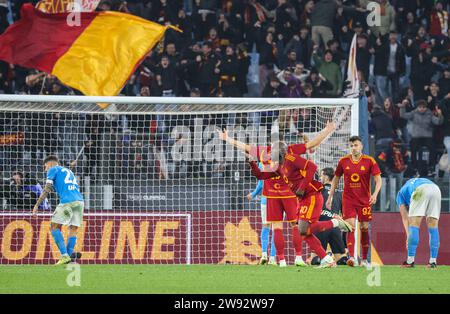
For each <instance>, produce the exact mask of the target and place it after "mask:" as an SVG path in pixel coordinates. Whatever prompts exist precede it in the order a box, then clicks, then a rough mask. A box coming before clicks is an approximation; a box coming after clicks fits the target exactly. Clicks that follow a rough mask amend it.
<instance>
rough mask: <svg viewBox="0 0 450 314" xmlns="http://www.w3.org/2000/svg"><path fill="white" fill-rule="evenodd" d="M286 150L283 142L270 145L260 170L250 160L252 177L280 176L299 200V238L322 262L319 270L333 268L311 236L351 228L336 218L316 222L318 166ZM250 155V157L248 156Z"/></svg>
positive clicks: (319, 208) (319, 186) (319, 202)
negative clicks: (267, 158)
mask: <svg viewBox="0 0 450 314" xmlns="http://www.w3.org/2000/svg"><path fill="white" fill-rule="evenodd" d="M288 151H289V148H288V146H287V145H286V144H285V143H283V142H275V143H274V144H272V149H271V155H272V160H274V162H272V163H271V164H270V165H269V166H267V167H266V168H265V169H263V170H264V172H263V171H261V170H260V169H259V167H258V165H257V163H256V161H254V160H253V161H250V166H251V169H252V174H253V175H254V176H255V177H257V178H258V179H260V180H268V179H270V178H273V177H282V178H283V179H284V181H285V182H286V183H287V184H288V186H289V188H290V189H291V190H292V192H294V193H295V195H296V196H297V198H298V199H299V207H298V208H299V215H298V219H299V220H298V229H299V233H300V235H301V236H302V238H303V239H304V240H305V241H306V243H308V245H309V246H310V248H311V249H312V250H313V251H314V253H316V254H317V255H318V256H319V258H320V259H321V265H320V267H321V268H323V267H333V266H335V265H336V264H335V262H334V260H333V258H332V257H331V256H329V255H327V254H326V252H325V250H324V249H323V248H322V245H321V243H320V241H319V240H318V239H317V237H316V236H315V235H314V233H316V232H322V231H325V230H328V229H332V228H334V227H339V228H341V229H342V230H344V231H347V232H349V231H351V230H352V228H351V226H350V225H349V224H348V223H346V222H345V221H344V220H343V219H342V218H340V217H339V216H336V217H334V218H333V219H331V220H329V221H319V218H320V215H321V213H322V206H323V197H322V193H321V192H320V191H321V190H322V189H323V185H322V184H321V183H320V182H319V181H316V180H315V179H314V174H315V173H316V170H317V166H316V165H315V164H314V163H313V162H312V161H309V160H307V159H305V158H303V157H301V156H300V155H297V154H290V153H288ZM249 156H251V155H249Z"/></svg>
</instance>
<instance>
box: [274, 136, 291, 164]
mask: <svg viewBox="0 0 450 314" xmlns="http://www.w3.org/2000/svg"><path fill="white" fill-rule="evenodd" d="M287 151H288V145H287V144H286V142H284V141H275V142H273V143H272V147H271V152H270V157H271V159H272V161H278V162H279V163H280V164H282V163H283V162H284V156H285V155H286V154H287Z"/></svg>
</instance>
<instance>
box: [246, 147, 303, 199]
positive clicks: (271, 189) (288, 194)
mask: <svg viewBox="0 0 450 314" xmlns="http://www.w3.org/2000/svg"><path fill="white" fill-rule="evenodd" d="M288 151H289V152H296V154H299V155H300V154H305V153H306V145H305V144H293V145H289V147H288ZM270 152H271V147H270V146H257V147H252V151H251V154H252V155H253V156H255V157H258V159H259V161H260V162H261V163H262V164H263V165H269V164H270ZM262 195H263V196H264V197H266V198H293V197H296V196H295V194H294V193H293V192H292V190H291V188H290V187H289V186H288V184H287V183H286V181H285V180H284V179H283V178H282V177H281V176H277V177H274V178H270V179H267V180H264V185H263V191H262Z"/></svg>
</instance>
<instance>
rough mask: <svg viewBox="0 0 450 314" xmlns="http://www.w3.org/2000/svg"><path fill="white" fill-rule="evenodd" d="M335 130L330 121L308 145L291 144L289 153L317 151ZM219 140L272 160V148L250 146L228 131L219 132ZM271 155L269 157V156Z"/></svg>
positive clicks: (299, 153)
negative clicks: (231, 135) (229, 134)
mask: <svg viewBox="0 0 450 314" xmlns="http://www.w3.org/2000/svg"><path fill="white" fill-rule="evenodd" d="M334 130H336V123H335V122H332V121H329V122H327V125H326V126H325V128H324V129H323V130H322V131H321V132H320V133H319V134H317V136H316V137H314V138H313V139H312V140H310V141H307V142H306V143H304V144H303V143H302V144H291V145H289V147H288V148H289V149H288V152H289V153H290V154H298V155H304V154H306V152H307V151H311V150H313V149H315V148H316V147H317V146H319V145H320V144H321V143H322V142H323V141H324V140H325V139H326V138H327V137H328V136H329V135H331V134H332V133H333V132H334ZM218 133H219V138H220V139H221V140H223V141H225V142H227V143H228V144H230V145H232V146H234V147H236V148H238V149H240V150H242V151H244V152H246V153H248V154H251V155H254V156H256V157H258V158H260V157H261V155H265V156H264V158H266V159H269V158H270V146H253V145H249V144H246V143H243V142H240V141H238V140H236V139H234V138H232V137H229V136H228V131H227V130H223V131H220V130H219V131H218ZM267 155H269V156H267Z"/></svg>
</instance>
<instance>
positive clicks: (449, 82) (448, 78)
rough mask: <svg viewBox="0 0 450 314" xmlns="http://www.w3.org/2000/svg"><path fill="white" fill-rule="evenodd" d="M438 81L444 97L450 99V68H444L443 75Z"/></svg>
mask: <svg viewBox="0 0 450 314" xmlns="http://www.w3.org/2000/svg"><path fill="white" fill-rule="evenodd" d="M438 83H439V89H440V90H441V93H442V97H444V98H445V99H450V68H446V69H444V71H443V74H442V77H441V78H440V79H439V82H438Z"/></svg>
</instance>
